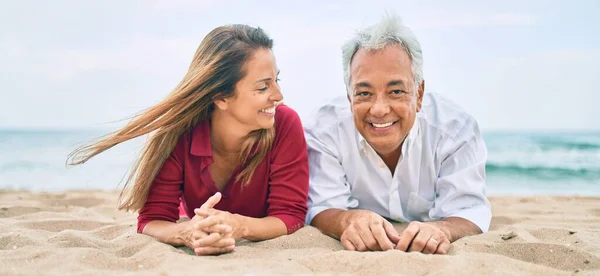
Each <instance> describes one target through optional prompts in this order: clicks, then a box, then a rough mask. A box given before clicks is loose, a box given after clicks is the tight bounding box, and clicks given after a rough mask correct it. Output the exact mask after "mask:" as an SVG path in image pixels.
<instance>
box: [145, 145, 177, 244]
mask: <svg viewBox="0 0 600 276" xmlns="http://www.w3.org/2000/svg"><path fill="white" fill-rule="evenodd" d="M182 141H183V139H182V140H181V141H180V142H179V143H178V144H177V146H176V147H175V150H174V151H173V152H172V153H171V154H170V155H169V157H168V158H167V160H165V162H164V163H163V165H162V167H161V169H160V171H159V172H158V174H157V175H156V177H155V178H154V181H153V182H152V184H151V186H150V192H149V193H148V198H147V199H146V203H145V204H144V207H142V209H141V210H140V212H139V215H138V225H137V232H138V233H142V231H143V230H144V227H146V225H147V224H148V223H149V222H151V221H154V220H163V221H170V222H176V221H177V220H178V219H179V204H180V197H181V195H182V191H181V185H182V184H183V167H182V159H181V158H180V156H182V155H181V154H180V153H182V152H183V149H184V146H183V143H182Z"/></svg>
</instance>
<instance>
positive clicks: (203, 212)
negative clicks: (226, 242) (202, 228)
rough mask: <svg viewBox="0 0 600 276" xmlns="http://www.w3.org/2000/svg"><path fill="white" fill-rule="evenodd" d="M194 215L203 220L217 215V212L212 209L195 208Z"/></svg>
mask: <svg viewBox="0 0 600 276" xmlns="http://www.w3.org/2000/svg"><path fill="white" fill-rule="evenodd" d="M194 213H195V214H196V215H197V216H200V217H203V218H205V217H210V216H215V215H218V212H217V210H215V209H212V208H210V209H201V208H196V209H194Z"/></svg>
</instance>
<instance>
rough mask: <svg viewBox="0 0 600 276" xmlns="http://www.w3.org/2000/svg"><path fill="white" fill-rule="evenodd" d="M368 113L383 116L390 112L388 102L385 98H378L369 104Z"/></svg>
mask: <svg viewBox="0 0 600 276" xmlns="http://www.w3.org/2000/svg"><path fill="white" fill-rule="evenodd" d="M369 113H371V115H373V116H374V117H383V116H385V115H387V114H388V113H390V103H389V102H388V101H387V100H386V99H381V98H378V99H377V100H376V101H375V103H373V105H372V106H371V109H370V110H369Z"/></svg>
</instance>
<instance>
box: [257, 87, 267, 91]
mask: <svg viewBox="0 0 600 276" xmlns="http://www.w3.org/2000/svg"><path fill="white" fill-rule="evenodd" d="M267 89H269V87H268V86H265V87H261V88H259V89H258V91H260V92H265V91H267Z"/></svg>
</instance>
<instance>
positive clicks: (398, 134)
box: [349, 45, 424, 155]
mask: <svg viewBox="0 0 600 276" xmlns="http://www.w3.org/2000/svg"><path fill="white" fill-rule="evenodd" d="M423 89H424V84H423V83H422V84H421V85H419V87H418V89H417V87H415V82H414V79H413V74H412V70H411V60H410V58H409V56H408V54H407V53H406V51H405V50H404V49H403V48H402V46H400V45H389V46H386V47H385V48H383V49H381V50H374V51H367V50H364V49H359V50H358V51H357V52H356V54H355V55H354V58H353V59H352V63H351V64H350V91H351V93H350V95H349V100H350V104H351V106H352V113H353V116H354V124H355V125H356V128H357V129H358V131H359V132H360V134H361V135H362V136H363V137H364V138H365V139H366V140H367V142H369V144H370V145H371V146H372V147H373V149H375V151H377V153H379V154H380V155H389V154H392V153H394V152H398V151H399V150H400V146H401V145H402V143H403V141H404V139H405V138H406V136H407V135H408V132H409V131H410V129H411V128H412V126H413V124H414V122H415V117H416V113H417V112H418V111H419V110H420V109H421V100H422V99H423Z"/></svg>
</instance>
